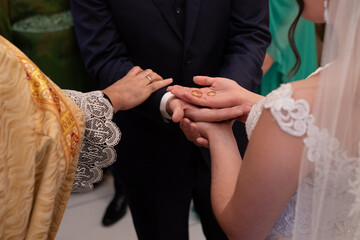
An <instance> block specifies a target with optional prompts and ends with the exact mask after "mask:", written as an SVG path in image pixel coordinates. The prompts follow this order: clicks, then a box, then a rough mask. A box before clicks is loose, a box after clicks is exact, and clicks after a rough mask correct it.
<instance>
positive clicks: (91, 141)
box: [65, 90, 121, 192]
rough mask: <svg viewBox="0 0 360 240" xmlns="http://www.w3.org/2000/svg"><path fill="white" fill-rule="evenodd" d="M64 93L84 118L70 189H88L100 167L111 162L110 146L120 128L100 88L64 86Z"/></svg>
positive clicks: (113, 154)
mask: <svg viewBox="0 0 360 240" xmlns="http://www.w3.org/2000/svg"><path fill="white" fill-rule="evenodd" d="M65 93H66V94H67V95H69V97H70V98H71V99H72V100H73V101H74V102H75V103H76V104H77V105H78V106H79V108H80V109H81V110H82V111H83V113H84V116H85V121H86V128H85V134H84V139H83V143H82V146H81V150H80V157H79V163H78V167H77V170H76V175H75V179H74V184H73V189H72V191H73V192H84V191H89V190H91V189H93V184H94V183H96V182H99V181H100V180H101V179H102V176H103V172H102V168H104V167H108V166H109V165H111V164H113V163H114V162H115V160H116V157H117V156H116V151H115V149H114V146H115V145H116V144H118V142H119V141H120V138H121V132H120V129H119V128H118V127H117V126H116V124H115V123H114V122H112V121H111V120H112V118H113V111H114V109H113V107H112V105H111V103H110V102H109V101H108V100H107V99H106V98H104V95H103V93H102V92H101V91H94V92H88V93H81V92H77V91H72V90H65Z"/></svg>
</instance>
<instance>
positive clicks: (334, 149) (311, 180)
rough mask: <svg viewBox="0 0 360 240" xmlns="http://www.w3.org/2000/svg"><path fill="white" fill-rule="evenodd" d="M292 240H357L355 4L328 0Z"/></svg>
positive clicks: (359, 58) (358, 49)
mask: <svg viewBox="0 0 360 240" xmlns="http://www.w3.org/2000/svg"><path fill="white" fill-rule="evenodd" d="M328 17H329V19H328V22H327V29H326V33H325V42H324V48H323V57H322V65H323V66H324V65H327V67H325V68H324V69H323V71H321V73H320V81H319V87H318V92H317V97H316V101H315V104H314V107H313V115H314V117H315V124H314V126H313V127H311V129H309V132H308V136H307V138H306V139H305V140H304V141H305V145H306V148H305V149H304V153H303V157H302V162H301V172H300V178H299V179H300V180H299V181H300V182H299V191H298V199H297V207H296V218H295V228H294V235H293V239H301V240H304V239H307V240H308V239H314V240H315V239H316V240H319V239H324V240H325V239H326V240H328V239H341V240H347V239H360V158H359V155H360V152H359V151H360V149H359V144H360V86H359V83H360V1H359V0H330V1H329V12H328Z"/></svg>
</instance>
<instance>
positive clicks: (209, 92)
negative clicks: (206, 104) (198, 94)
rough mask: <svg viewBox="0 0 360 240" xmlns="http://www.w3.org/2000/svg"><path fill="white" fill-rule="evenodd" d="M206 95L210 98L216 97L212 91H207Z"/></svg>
mask: <svg viewBox="0 0 360 240" xmlns="http://www.w3.org/2000/svg"><path fill="white" fill-rule="evenodd" d="M206 95H208V96H210V97H212V96H215V95H216V92H215V91H214V90H210V91H208V93H207V94H206Z"/></svg>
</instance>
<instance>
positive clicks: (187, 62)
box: [185, 56, 192, 65]
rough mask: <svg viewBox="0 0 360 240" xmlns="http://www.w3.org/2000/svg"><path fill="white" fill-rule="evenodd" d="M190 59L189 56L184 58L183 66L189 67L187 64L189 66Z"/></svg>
mask: <svg viewBox="0 0 360 240" xmlns="http://www.w3.org/2000/svg"><path fill="white" fill-rule="evenodd" d="M191 62H192V61H191V57H190V56H188V57H186V58H185V64H187V65H189V64H191Z"/></svg>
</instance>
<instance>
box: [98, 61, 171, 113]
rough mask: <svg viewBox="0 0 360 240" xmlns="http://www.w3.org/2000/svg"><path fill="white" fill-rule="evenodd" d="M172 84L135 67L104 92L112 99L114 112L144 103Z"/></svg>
mask: <svg viewBox="0 0 360 240" xmlns="http://www.w3.org/2000/svg"><path fill="white" fill-rule="evenodd" d="M170 83H172V79H165V80H164V79H163V78H162V77H160V76H159V75H158V74H157V73H155V72H153V71H152V70H150V69H147V70H142V69H141V68H140V67H133V68H132V69H131V70H130V71H129V72H128V74H126V75H125V76H124V77H123V78H121V79H120V80H118V81H117V82H115V83H114V84H112V85H110V86H109V87H107V88H106V89H104V90H103V92H104V93H105V94H106V95H107V96H108V97H109V98H110V100H111V103H112V105H113V106H114V111H115V112H117V111H119V110H128V109H131V108H134V107H136V106H138V105H139V104H141V103H143V102H144V101H145V100H146V99H147V98H148V97H149V96H150V95H151V94H152V93H153V92H155V91H157V90H159V89H160V88H163V87H165V86H167V85H169V84H170Z"/></svg>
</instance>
